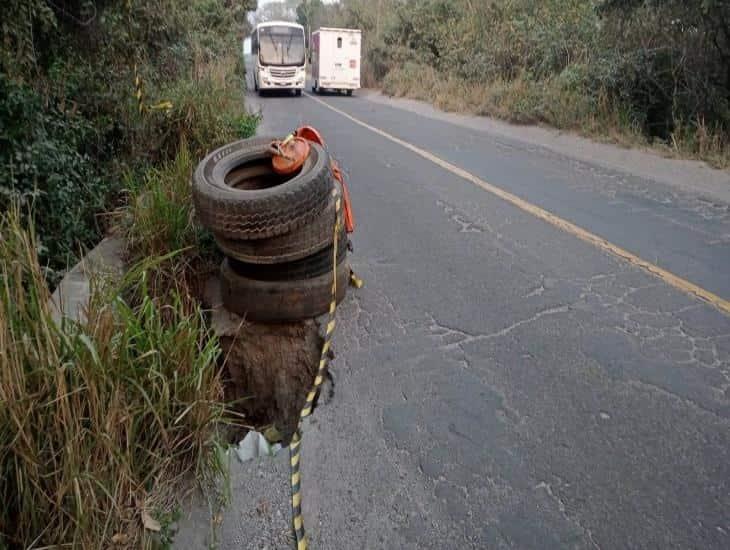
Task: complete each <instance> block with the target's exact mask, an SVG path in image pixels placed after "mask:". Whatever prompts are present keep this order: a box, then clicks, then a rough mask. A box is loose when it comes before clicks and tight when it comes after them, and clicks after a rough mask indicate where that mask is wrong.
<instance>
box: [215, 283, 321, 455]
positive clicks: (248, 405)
mask: <svg viewBox="0 0 730 550" xmlns="http://www.w3.org/2000/svg"><path fill="white" fill-rule="evenodd" d="M205 302H206V306H207V307H209V308H210V309H211V324H212V327H213V330H214V331H215V332H216V334H217V335H218V337H219V338H220V342H221V347H222V348H223V356H224V358H225V359H226V363H225V364H226V369H227V374H228V376H227V378H228V384H227V385H226V394H227V395H226V398H227V401H228V402H229V403H232V404H233V406H234V408H235V409H236V410H237V411H239V412H241V413H243V414H244V415H245V417H246V422H247V423H250V424H252V425H253V426H256V427H257V428H263V427H266V426H270V425H272V424H273V425H274V426H276V428H277V430H278V431H279V432H280V433H281V434H282V436H283V438H284V441H285V442H287V441H288V440H289V438H290V437H291V435H292V434H293V433H294V430H295V429H296V426H297V421H298V418H299V412H300V411H301V408H302V406H303V405H304V400H305V397H306V394H307V392H308V391H309V389H310V388H311V387H312V383H313V381H314V376H315V372H316V370H317V365H318V363H319V358H320V352H321V347H322V338H321V336H320V330H319V325H318V324H317V322H316V321H315V320H311V319H310V320H306V321H299V322H295V323H279V324H264V323H252V322H247V321H246V320H245V319H243V318H241V317H239V316H238V315H235V314H233V313H230V312H228V311H226V310H225V309H224V308H223V307H222V306H221V302H220V285H219V282H218V279H217V278H213V279H211V280H210V281H209V282H208V285H207V288H206V293H205Z"/></svg>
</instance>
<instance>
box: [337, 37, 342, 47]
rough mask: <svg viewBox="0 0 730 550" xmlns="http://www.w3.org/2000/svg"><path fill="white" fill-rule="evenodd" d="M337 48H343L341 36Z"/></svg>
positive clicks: (338, 38)
mask: <svg viewBox="0 0 730 550" xmlns="http://www.w3.org/2000/svg"><path fill="white" fill-rule="evenodd" d="M337 47H338V48H342V37H341V36H338V37H337Z"/></svg>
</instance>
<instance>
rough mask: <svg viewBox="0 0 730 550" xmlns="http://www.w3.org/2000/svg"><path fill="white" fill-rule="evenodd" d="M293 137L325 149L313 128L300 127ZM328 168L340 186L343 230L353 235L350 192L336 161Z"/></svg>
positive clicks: (353, 217) (353, 218)
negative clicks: (342, 206)
mask: <svg viewBox="0 0 730 550" xmlns="http://www.w3.org/2000/svg"><path fill="white" fill-rule="evenodd" d="M294 135H295V136H296V137H298V138H302V139H306V140H308V141H313V142H314V143H318V144H319V145H321V146H322V147H325V143H324V138H323V137H322V134H320V133H319V132H318V131H317V130H316V129H315V128H312V127H311V126H302V127H300V128H297V130H296V131H295V132H294ZM330 167H331V168H332V174H333V175H334V176H335V178H336V179H337V181H339V182H340V183H341V184H342V204H343V205H344V213H345V216H344V221H345V230H346V231H347V232H348V233H353V232H354V231H355V214H354V213H353V211H352V203H351V202H350V192H349V191H348V189H347V184H346V183H345V177H344V176H343V175H342V170H340V166H339V164H337V161H335V160H334V159H332V160H331V161H330Z"/></svg>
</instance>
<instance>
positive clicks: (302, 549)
mask: <svg viewBox="0 0 730 550" xmlns="http://www.w3.org/2000/svg"><path fill="white" fill-rule="evenodd" d="M333 193H337V191H333ZM341 210H342V197H341V196H340V195H339V193H337V196H336V198H335V212H336V214H335V227H334V232H335V237H334V247H333V252H332V301H331V302H330V309H329V314H328V318H327V328H326V330H325V335H324V343H323V344H322V353H321V354H320V357H319V367H318V369H317V376H316V377H315V379H314V384H313V385H312V389H311V391H310V392H309V393H308V394H307V399H306V401H305V402H304V407H303V408H302V412H301V413H300V415H299V425H298V426H297V429H296V431H295V432H294V436H293V437H292V441H291V443H290V444H289V465H290V470H291V510H292V530H293V532H294V540H295V542H296V549H297V550H307V535H306V532H305V531H304V519H303V518H302V493H301V491H302V484H301V481H302V478H301V474H300V471H299V466H300V464H301V445H302V421H303V420H304V419H305V418H307V417H308V416H309V415H310V414H312V408H313V406H314V399H315V397H316V396H317V392H318V391H319V389H320V387H321V386H322V383H323V382H324V374H325V370H326V369H327V364H328V362H329V361H328V352H329V350H330V346H331V345H332V336H333V335H334V332H335V310H336V309H337V247H338V240H339V239H338V236H339V233H340V231H339V230H340V226H341V224H342V219H341V217H342V216H341Z"/></svg>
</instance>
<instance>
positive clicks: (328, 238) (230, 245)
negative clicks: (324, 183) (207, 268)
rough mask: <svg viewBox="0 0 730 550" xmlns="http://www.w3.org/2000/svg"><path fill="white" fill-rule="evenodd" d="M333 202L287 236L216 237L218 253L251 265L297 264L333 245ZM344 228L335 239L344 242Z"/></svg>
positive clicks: (330, 201)
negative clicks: (257, 237) (220, 252)
mask: <svg viewBox="0 0 730 550" xmlns="http://www.w3.org/2000/svg"><path fill="white" fill-rule="evenodd" d="M334 223H335V198H334V197H330V200H329V202H328V204H327V206H326V207H325V209H324V210H323V211H322V212H321V213H320V214H318V215H317V216H316V217H315V218H314V219H313V220H312V221H311V222H310V223H308V224H307V225H304V226H302V227H299V228H297V229H294V230H293V231H290V232H289V233H284V234H283V235H277V236H276V237H269V238H268V239H256V240H236V239H228V238H225V237H223V236H220V235H215V234H214V236H215V240H216V243H217V244H218V247H219V248H220V249H221V251H222V252H223V253H224V254H225V255H226V256H228V257H229V258H233V259H235V260H238V261H241V262H246V263H252V264H269V265H270V264H279V263H285V262H292V261H296V260H300V259H302V258H305V257H307V256H311V255H312V254H315V253H317V252H319V251H320V250H322V249H324V248H327V247H328V246H331V245H332V242H333V240H334V231H333V230H334ZM346 238H347V233H346V232H345V228H344V224H343V227H342V229H341V232H340V234H339V236H338V239H339V241H340V242H343V243H344V242H346V240H345V239H346Z"/></svg>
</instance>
